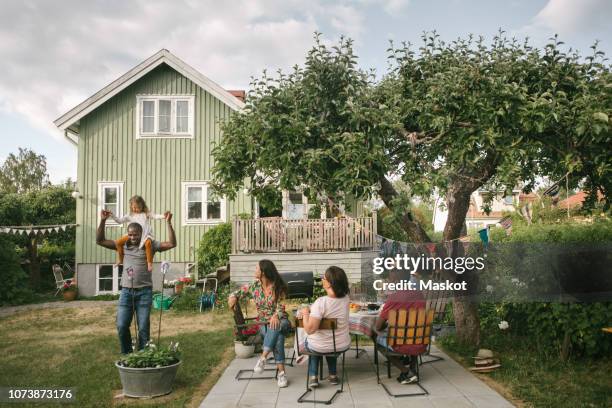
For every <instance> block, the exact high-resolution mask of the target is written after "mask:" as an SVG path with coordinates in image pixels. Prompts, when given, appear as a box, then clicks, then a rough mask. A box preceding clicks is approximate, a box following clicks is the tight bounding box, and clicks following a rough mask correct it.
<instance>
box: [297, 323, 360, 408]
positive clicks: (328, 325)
mask: <svg viewBox="0 0 612 408" xmlns="http://www.w3.org/2000/svg"><path fill="white" fill-rule="evenodd" d="M295 321H296V326H297V328H304V321H303V320H302V319H296V320H295ZM337 328H338V321H337V319H328V318H323V319H321V323H320V324H319V330H331V331H332V340H333V344H334V351H333V352H331V353H316V352H313V351H308V350H306V349H304V350H303V351H301V353H300V354H304V355H307V356H319V357H321V358H320V360H319V371H320V373H321V374H320V377H323V357H330V356H331V357H336V358H338V357H340V356H342V379H341V380H340V389H338V390H336V392H335V393H334V394H333V395H332V396H331V398H329V399H328V400H306V399H304V397H306V395H307V394H308V393H309V392H311V391H312V389H311V388H310V387H309V385H310V376H309V374H308V370H306V391H305V392H304V393H303V394H302V395H300V397H299V398H298V402H300V403H301V402H312V403H314V404H317V403H319V404H326V405H329V404H331V403H332V401H333V400H334V398H335V397H336V395H338V394H340V393H341V392H343V391H344V373H345V371H344V355H345V353H346V352H347V351H348V350H349V348H350V345H349V347H347V348H346V349H344V350H337V349H336V329H337ZM297 333H298V331H296V335H295V336H296V342H297V344H298V345H299V344H300V341H299V339H298V338H297V336H298V334H297Z"/></svg>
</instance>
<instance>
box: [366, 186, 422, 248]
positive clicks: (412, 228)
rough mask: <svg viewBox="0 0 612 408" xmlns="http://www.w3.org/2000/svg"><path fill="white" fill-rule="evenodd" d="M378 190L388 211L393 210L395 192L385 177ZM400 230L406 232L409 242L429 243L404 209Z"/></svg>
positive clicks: (420, 228) (417, 224)
mask: <svg viewBox="0 0 612 408" xmlns="http://www.w3.org/2000/svg"><path fill="white" fill-rule="evenodd" d="M380 185H381V187H380V190H379V191H378V193H379V194H380V197H381V198H382V200H383V202H384V203H385V205H386V206H387V208H388V209H390V210H392V211H393V210H394V205H393V199H394V198H396V197H397V191H395V188H394V187H393V184H391V182H390V181H389V180H387V178H386V177H384V176H383V177H381V178H380ZM401 225H402V229H403V230H404V231H406V233H407V234H408V237H409V238H410V240H411V242H415V243H422V242H431V238H429V235H427V233H426V232H425V230H424V229H423V227H422V226H421V224H419V223H418V222H417V221H416V220H415V219H414V216H413V215H412V213H411V212H410V210H409V209H406V210H405V211H404V212H403V214H402V216H401Z"/></svg>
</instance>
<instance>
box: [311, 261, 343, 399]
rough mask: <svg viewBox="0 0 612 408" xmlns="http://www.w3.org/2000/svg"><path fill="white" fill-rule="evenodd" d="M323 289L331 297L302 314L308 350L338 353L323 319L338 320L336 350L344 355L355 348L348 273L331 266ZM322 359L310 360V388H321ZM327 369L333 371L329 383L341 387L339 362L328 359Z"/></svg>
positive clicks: (331, 358) (326, 274)
mask: <svg viewBox="0 0 612 408" xmlns="http://www.w3.org/2000/svg"><path fill="white" fill-rule="evenodd" d="M321 281H322V284H323V289H325V292H327V296H323V297H320V298H318V299H317V300H316V301H315V302H314V303H313V304H312V306H311V307H310V310H309V309H308V308H304V309H302V311H301V315H302V318H303V319H304V330H305V331H306V334H307V337H306V341H305V342H304V347H305V348H306V350H308V351H311V352H315V353H332V352H333V351H334V340H333V336H332V331H331V330H319V325H320V323H321V319H323V318H328V319H337V327H336V331H335V338H336V348H335V350H336V351H338V352H340V351H344V350H346V349H348V348H349V347H350V345H351V337H350V335H349V303H350V299H349V296H348V294H349V284H348V278H347V277H346V273H345V272H344V270H342V269H341V268H339V267H337V266H330V267H329V268H327V270H326V271H325V274H324V276H323V278H322V279H321ZM320 358H321V357H319V356H309V360H308V375H309V376H310V380H309V383H310V387H313V388H314V387H317V386H318V385H319V381H318V377H317V367H318V365H319V359H320ZM326 359H327V368H328V370H329V377H328V380H329V382H330V383H331V384H338V374H337V370H336V366H337V360H338V359H337V358H336V357H333V356H331V357H326Z"/></svg>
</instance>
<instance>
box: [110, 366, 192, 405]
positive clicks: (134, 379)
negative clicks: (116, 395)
mask: <svg viewBox="0 0 612 408" xmlns="http://www.w3.org/2000/svg"><path fill="white" fill-rule="evenodd" d="M179 365H181V362H180V361H179V362H178V363H175V364H173V365H169V366H165V367H153V368H132V367H123V366H120V365H119V362H116V363H115V366H116V367H117V368H118V369H119V377H120V378H121V385H122V386H123V395H125V396H126V397H135V398H152V397H159V396H162V395H166V394H170V393H171V392H172V385H173V383H174V379H175V377H176V372H177V371H178V368H179Z"/></svg>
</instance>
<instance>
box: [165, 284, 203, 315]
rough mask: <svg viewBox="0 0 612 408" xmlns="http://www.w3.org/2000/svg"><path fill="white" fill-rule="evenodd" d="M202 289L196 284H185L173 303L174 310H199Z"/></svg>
mask: <svg viewBox="0 0 612 408" xmlns="http://www.w3.org/2000/svg"><path fill="white" fill-rule="evenodd" d="M201 294H202V291H201V290H200V289H199V288H197V287H195V286H185V287H184V288H183V290H182V292H181V294H180V295H178V297H177V298H176V299H175V300H174V302H173V303H172V310H176V311H181V312H194V311H196V310H199V307H200V305H199V303H198V302H199V300H200V295H201Z"/></svg>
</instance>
